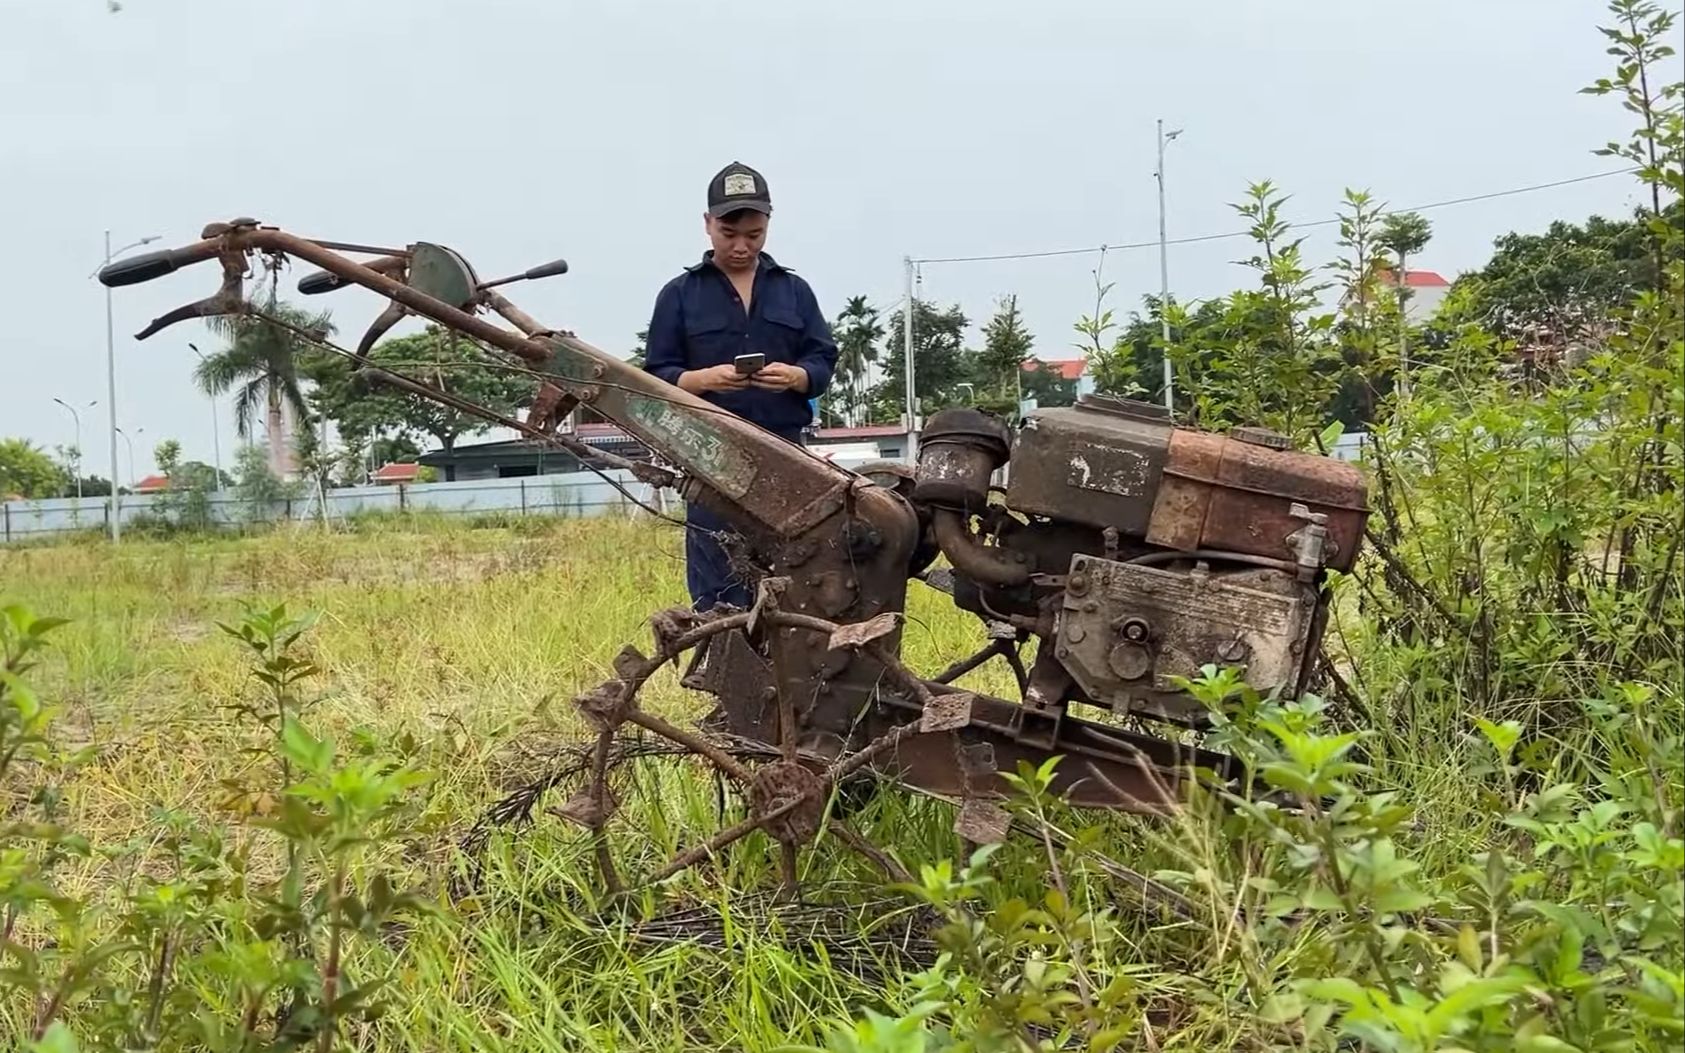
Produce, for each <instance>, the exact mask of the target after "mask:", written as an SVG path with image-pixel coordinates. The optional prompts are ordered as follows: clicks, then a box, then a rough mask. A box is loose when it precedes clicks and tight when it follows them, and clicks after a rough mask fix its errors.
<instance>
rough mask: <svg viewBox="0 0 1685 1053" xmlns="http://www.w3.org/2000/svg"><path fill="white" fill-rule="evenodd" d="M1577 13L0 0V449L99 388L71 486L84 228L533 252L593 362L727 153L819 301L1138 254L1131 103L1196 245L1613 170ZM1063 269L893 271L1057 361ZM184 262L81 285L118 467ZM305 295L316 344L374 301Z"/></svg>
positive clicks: (967, 273) (93, 366) (184, 382)
mask: <svg viewBox="0 0 1685 1053" xmlns="http://www.w3.org/2000/svg"><path fill="white" fill-rule="evenodd" d="M1603 18H1604V10H1603V5H1602V4H1601V3H1593V2H1587V0H1412V2H1410V3H1386V4H1382V3H1374V2H1359V0H1314V2H1313V0H1277V2H1274V3H1264V2H1250V0H1175V2H1173V0H1158V2H1154V3H1146V2H1140V0H1127V2H1126V0H1087V2H1080V3H1079V2H1075V0H1035V2H1027V0H1019V2H1016V3H1006V2H1000V0H849V2H846V3H830V4H819V3H814V2H805V3H792V2H789V0H785V2H783V3H776V2H771V0H723V2H695V0H690V2H679V0H641V2H635V0H595V2H569V0H124V2H123V9H122V10H121V11H120V12H118V13H111V12H109V11H108V10H107V4H106V0H0V231H3V232H4V238H5V242H4V243H5V246H6V248H7V251H6V252H5V254H4V255H3V256H0V296H3V298H4V306H5V308H6V324H5V326H4V329H3V330H0V436H17V435H21V436H26V437H28V438H30V439H33V440H35V441H36V442H38V443H40V444H42V445H43V446H47V447H51V446H52V445H54V444H58V443H69V442H70V441H71V439H72V423H71V419H70V416H69V414H67V413H66V412H65V411H64V410H62V409H61V408H59V407H58V406H57V405H55V404H54V403H53V402H52V399H53V398H54V397H55V396H57V397H60V398H63V399H65V400H66V401H68V402H73V403H77V404H85V403H87V402H88V401H89V400H98V401H99V403H100V405H99V406H98V407H97V408H95V409H93V410H91V411H89V410H84V411H83V414H82V426H83V427H82V441H83V448H84V451H85V457H86V461H85V463H86V465H87V467H88V470H89V471H90V472H94V473H96V474H100V475H105V474H108V472H109V464H108V460H109V456H108V453H107V451H106V443H107V435H108V433H107V431H106V424H105V421H106V417H105V412H106V410H105V403H106V391H105V343H104V340H105V330H104V324H105V323H104V300H103V293H102V289H101V287H100V286H99V285H98V283H97V282H95V281H93V280H91V279H90V278H89V276H88V275H89V272H90V271H92V270H94V269H95V268H97V267H98V265H99V264H100V262H101V257H102V251H103V250H102V244H101V239H102V231H103V230H104V229H106V228H108V227H109V228H110V229H111V231H112V239H113V245H114V246H120V245H123V244H126V243H128V242H130V241H133V240H134V239H136V238H138V237H141V236H143V235H149V234H157V235H161V236H162V239H163V240H162V242H161V243H160V244H170V245H173V244H182V243H185V242H188V241H191V240H193V239H194V238H196V237H197V235H198V232H199V229H200V227H201V226H202V225H203V224H205V223H206V222H208V221H212V220H219V219H225V218H229V217H232V216H236V215H251V216H256V217H258V218H259V219H261V220H263V221H265V222H268V223H275V224H279V225H281V226H283V227H285V228H288V229H291V230H293V231H295V232H297V233H302V234H307V235H311V236H318V237H332V238H340V239H346V240H357V241H364V242H369V243H376V244H382V243H384V244H394V243H406V242H409V241H413V240H418V239H425V240H431V241H441V242H445V243H448V244H450V245H452V246H453V247H455V248H457V249H458V250H459V251H461V252H463V253H464V254H465V255H467V256H468V258H469V259H470V260H472V261H473V263H474V264H475V266H476V268H477V269H478V270H479V271H480V273H481V274H482V275H483V276H490V275H491V274H493V273H506V272H509V271H514V270H520V269H523V268H525V267H527V266H530V265H532V264H534V263H538V262H541V261H543V260H547V259H550V258H552V257H555V256H558V255H560V256H565V257H567V258H568V260H569V261H570V262H571V264H572V272H571V273H570V274H569V275H567V276H566V277H563V278H559V279H552V280H550V281H547V282H543V283H538V284H534V285H528V286H517V287H515V289H513V290H511V291H512V293H514V294H515V298H516V299H517V301H518V302H520V303H522V304H523V305H524V306H526V307H527V308H528V309H529V310H530V311H532V312H533V313H534V314H536V315H538V316H539V317H540V318H542V319H543V320H545V321H546V322H547V323H549V324H551V325H554V326H557V327H559V328H560V327H565V328H571V329H573V330H575V331H576V332H578V333H579V334H580V335H581V336H582V337H584V338H586V339H588V340H590V341H592V342H594V343H597V344H599V345H601V346H605V347H608V348H611V349H613V350H615V351H617V352H621V353H624V352H625V351H626V350H628V349H629V348H630V346H631V344H632V336H633V334H634V333H635V332H636V331H637V330H638V329H639V328H641V327H642V325H643V324H644V322H645V321H646V320H647V317H648V312H649V308H650V305H651V303H652V301H653V298H654V296H655V293H656V291H657V289H658V288H659V287H660V286H661V284H662V283H663V282H664V281H666V280H667V279H668V278H669V277H670V276H672V275H673V274H675V273H677V271H678V269H679V268H680V267H683V266H685V265H687V264H689V263H690V262H692V261H693V260H694V259H695V258H696V257H697V256H698V254H699V253H700V252H701V251H702V249H703V248H704V247H705V245H704V240H703V236H702V228H701V219H700V213H701V211H702V207H703V196H704V191H705V187H706V182H707V180H708V177H709V176H710V175H711V174H712V173H713V172H714V171H716V170H717V169H718V168H719V167H721V166H722V165H723V164H725V163H726V162H728V161H731V160H734V159H737V160H742V161H744V162H746V163H748V164H751V165H753V166H755V167H757V168H759V169H761V171H762V172H764V173H765V175H766V177H767V180H768V182H769V184H770V186H771V189H772V193H773V197H774V201H775V206H776V209H777V218H776V221H775V222H774V224H773V227H772V232H771V237H770V240H769V243H768V250H769V251H770V252H772V253H773V254H774V255H776V256H777V257H778V259H779V260H780V261H781V262H783V263H786V264H788V265H790V266H793V267H795V268H797V269H798V270H799V271H800V272H801V273H802V274H803V275H805V276H806V277H807V278H808V280H809V281H810V282H812V284H813V286H814V288H815V290H816V292H817V293H818V296H819V299H820V303H821V304H822V305H823V306H824V307H825V309H826V311H827V313H834V312H835V311H836V309H837V308H839V307H840V306H841V305H842V303H843V301H844V299H845V298H846V297H848V296H849V295H853V294H867V295H869V296H870V297H872V298H873V300H875V301H877V302H879V303H880V304H882V305H884V306H886V307H887V306H888V305H890V304H892V303H893V302H894V300H895V299H896V298H898V297H899V296H900V295H901V286H902V267H901V259H902V257H903V256H907V255H911V256H914V257H942V256H959V255H974V254H989V253H1003V252H1017V251H1038V250H1046V249H1060V248H1068V247H1080V246H1090V245H1098V244H1101V243H1109V244H1114V245H1115V244H1120V243H1126V242H1139V241H1151V240H1152V239H1154V238H1155V237H1156V236H1157V222H1158V220H1157V201H1156V195H1155V190H1154V182H1153V178H1152V170H1153V152H1154V123H1153V122H1154V120H1155V118H1159V117H1163V118H1164V119H1165V120H1166V122H1167V126H1168V127H1180V128H1182V129H1184V132H1183V134H1182V136H1181V138H1180V139H1178V140H1177V141H1175V142H1174V143H1173V144H1172V145H1171V147H1170V153H1169V158H1168V162H1167V169H1168V174H1169V178H1168V188H1169V233H1170V236H1171V237H1172V238H1176V237H1178V236H1189V235H1199V234H1209V233H1216V232H1223V231H1227V230H1232V229H1235V228H1236V227H1237V226H1238V225H1239V224H1237V222H1236V218H1235V215H1234V212H1233V210H1232V208H1230V205H1229V203H1231V202H1235V201H1238V200H1240V198H1241V196H1242V195H1243V193H1244V191H1245V187H1246V184H1247V183H1248V182H1250V181H1254V180H1259V179H1264V178H1269V179H1273V180H1275V181H1276V182H1277V183H1278V184H1280V185H1281V186H1283V187H1284V188H1286V189H1287V190H1288V191H1290V192H1291V193H1292V194H1293V198H1292V201H1291V203H1290V206H1289V212H1290V214H1291V216H1292V217H1294V218H1297V219H1302V220H1311V219H1323V218H1327V217H1329V216H1331V215H1332V213H1333V210H1334V208H1335V207H1336V205H1337V203H1338V201H1339V197H1340V193H1341V191H1342V189H1343V188H1344V187H1347V186H1358V187H1368V188H1370V189H1371V190H1372V191H1373V192H1374V193H1375V194H1376V195H1377V196H1379V197H1381V198H1383V199H1384V200H1386V201H1387V202H1389V203H1391V204H1393V205H1395V206H1399V207H1403V206H1410V205H1417V204H1422V203H1427V202H1434V201H1441V200H1445V199H1450V198H1456V197H1462V196H1466V195H1472V194H1481V193H1486V192H1490V191H1499V190H1505V189H1509V188H1514V187H1522V186H1528V185H1531V184H1537V183H1543V182H1549V181H1553V180H1557V179H1565V178H1572V177H1577V176H1584V175H1587V174H1590V173H1595V172H1599V171H1604V170H1608V169H1611V168H1615V167H1618V163H1617V162H1615V161H1613V160H1611V159H1608V158H1598V157H1595V156H1593V155H1592V153H1591V150H1592V149H1593V148H1594V147H1596V146H1597V145H1599V144H1601V143H1603V142H1605V141H1607V140H1608V139H1610V138H1611V137H1616V136H1621V135H1623V134H1624V131H1625V129H1626V128H1627V126H1628V120H1627V117H1626V115H1625V114H1624V113H1622V111H1621V110H1620V108H1619V106H1618V105H1617V104H1616V103H1614V102H1613V101H1611V100H1607V99H1597V98H1593V97H1589V96H1582V95H1578V94H1576V92H1577V91H1578V89H1579V88H1580V87H1582V86H1583V85H1585V84H1587V83H1589V82H1590V81H1591V80H1593V79H1594V78H1595V77H1597V76H1600V75H1604V73H1605V72H1606V69H1607V66H1608V61H1609V60H1607V59H1606V57H1605V56H1604V55H1603V53H1602V41H1601V38H1600V37H1599V36H1598V34H1597V32H1596V30H1595V28H1594V27H1595V25H1596V24H1597V23H1598V22H1599V21H1600V20H1603ZM1636 201H1637V197H1636V194H1635V193H1634V184H1633V183H1632V182H1631V181H1630V180H1629V179H1627V178H1614V179H1605V180H1596V181H1592V182H1585V183H1579V184H1576V185H1572V186H1568V187H1563V188H1558V189H1553V190H1545V191H1541V192H1538V193H1533V194H1522V195H1516V196H1512V197H1506V198H1501V199H1497V200H1492V201H1486V202H1481V203H1478V204H1468V205H1461V206H1456V207H1448V208H1443V209H1437V210H1435V211H1433V212H1431V213H1430V214H1429V215H1430V218H1431V219H1432V221H1433V224H1434V231H1435V237H1434V240H1433V242H1432V244H1431V245H1430V246H1429V248H1428V249H1427V251H1426V253H1425V254H1424V255H1423V257H1422V259H1421V260H1420V265H1421V266H1424V267H1429V268H1432V269H1436V270H1439V271H1441V272H1442V273H1445V274H1446V275H1447V276H1448V277H1450V276H1452V275H1454V274H1455V273H1456V272H1458V271H1460V270H1464V269H1468V268H1471V267H1477V266H1479V265H1480V264H1481V263H1482V262H1483V261H1484V259H1485V258H1486V256H1487V253H1488V250H1489V248H1490V245H1491V241H1492V239H1493V238H1494V237H1495V236H1497V235H1498V234H1501V233H1503V232H1504V231H1507V230H1512V229H1523V230H1530V229H1538V228H1540V227H1542V226H1544V225H1545V224H1546V223H1548V222H1549V221H1550V220H1551V219H1553V218H1556V217H1564V218H1570V219H1575V220H1580V219H1583V218H1584V217H1585V216H1587V215H1589V214H1591V213H1594V212H1601V213H1603V214H1614V213H1619V212H1623V211H1625V210H1627V209H1628V208H1630V207H1631V206H1632V205H1633V204H1634V203H1636ZM155 247H156V246H155ZM1245 249H1246V243H1245V242H1244V241H1216V242H1209V243H1205V244H1199V245H1188V246H1177V247H1173V248H1172V249H1171V256H1170V273H1171V285H1172V289H1173V291H1174V292H1175V293H1176V294H1177V295H1178V296H1179V297H1181V298H1183V299H1191V298H1197V297H1202V296H1212V295H1217V294H1220V293H1223V292H1225V291H1228V290H1229V289H1231V288H1233V287H1235V286H1236V285H1237V284H1238V283H1240V282H1242V281H1244V280H1245V276H1244V274H1243V273H1242V272H1241V271H1240V270H1239V269H1238V268H1236V267H1235V266H1234V265H1233V264H1232V263H1231V262H1230V261H1231V260H1234V259H1237V258H1239V257H1240V256H1241V255H1243V254H1244V250H1245ZM1307 250H1308V253H1309V255H1310V256H1311V258H1312V259H1313V260H1316V261H1318V262H1320V261H1322V260H1324V259H1325V258H1326V257H1327V255H1328V254H1329V253H1331V252H1332V251H1333V246H1332V245H1331V244H1330V241H1329V239H1328V237H1327V235H1326V234H1319V235H1318V236H1316V237H1314V238H1312V240H1311V241H1309V242H1308V244H1307ZM1095 263H1096V257H1095V256H1092V255H1090V256H1074V257H1058V258H1052V259H1030V260H1019V261H1003V262H990V263H964V264H960V263H953V264H930V265H927V266H925V267H924V268H923V274H924V288H925V292H926V295H927V296H929V297H931V298H934V299H937V300H940V301H943V302H954V301H957V302H959V303H961V304H962V305H963V306H964V308H965V309H966V311H967V312H968V314H969V315H970V316H971V317H972V318H973V319H977V320H979V321H980V320H982V319H983V318H985V317H986V316H987V315H988V313H989V312H990V310H991V309H992V307H993V304H994V301H995V299H996V298H997V297H999V296H1000V295H1002V294H1004V293H1009V292H1013V293H1016V294H1017V295H1018V297H1019V302H1020V305H1021V306H1022V308H1023V309H1024V311H1025V313H1026V316H1027V318H1028V321H1029V323H1030V325H1031V327H1032V329H1033V331H1034V334H1035V336H1036V340H1037V351H1038V352H1039V353H1040V354H1042V355H1043V356H1046V357H1069V356H1071V355H1073V354H1074V353H1075V352H1074V351H1073V350H1072V349H1071V344H1072V341H1073V340H1074V339H1075V334H1074V332H1073V330H1072V328H1071V326H1072V323H1073V322H1074V321H1075V320H1076V318H1077V317H1078V315H1079V314H1081V313H1083V312H1085V311H1087V310H1089V309H1090V308H1091V307H1092V305H1093V300H1094V282H1093V277H1092V273H1091V272H1092V269H1093V267H1094V265H1095ZM1105 277H1106V278H1107V279H1108V280H1110V281H1114V282H1116V288H1115V290H1114V291H1113V298H1112V306H1114V307H1115V308H1117V309H1119V311H1120V312H1122V311H1124V310H1127V309H1128V308H1131V307H1134V306H1137V305H1138V304H1139V297H1140V295H1141V294H1143V293H1148V292H1156V290H1157V288H1158V257H1157V252H1156V249H1144V250H1130V251H1116V252H1111V253H1109V254H1108V256H1107V262H1106V268H1105ZM296 278H297V272H295V273H294V274H293V275H292V276H291V277H290V278H289V287H290V284H291V281H294V280H296ZM215 282H216V274H215V267H214V265H206V266H204V267H200V268H196V269H194V270H191V271H187V272H180V273H178V274H176V275H173V276H171V277H170V278H167V279H164V280H161V281H158V282H154V283H152V284H149V285H145V286H135V287H130V288H127V289H119V290H116V291H115V293H114V305H115V319H116V331H117V385H118V400H117V401H118V423H119V425H120V426H121V427H123V428H124V429H125V430H127V431H130V432H131V433H133V434H135V435H136V436H137V441H136V442H135V460H136V462H137V463H136V470H137V472H138V473H140V474H144V473H145V472H146V471H147V470H148V468H149V467H150V464H151V457H150V453H151V448H152V445H153V443H154V442H155V441H156V440H158V439H162V438H166V437H169V438H176V439H179V440H180V441H181V442H182V444H183V446H184V448H185V451H186V454H187V456H188V457H190V458H198V459H203V460H206V461H209V460H210V459H211V450H212V443H211V434H212V429H211V424H210V406H209V403H208V401H207V400H206V398H205V396H204V395H202V394H200V393H198V392H197V390H196V389H195V388H193V387H192V386H191V383H190V377H189V374H190V370H191V367H192V364H193V361H194V359H193V356H192V353H191V352H190V351H189V350H188V348H187V343H188V341H193V342H195V343H197V344H198V345H199V346H200V347H201V348H202V349H205V350H210V348H211V346H212V343H211V342H210V338H209V336H208V334H207V333H206V332H205V330H204V328H203V326H201V325H199V324H197V323H192V324H184V325H182V326H178V327H174V328H171V329H168V330H166V331H165V332H164V333H162V334H160V335H159V336H156V337H154V338H152V339H151V340H149V341H147V342H146V343H144V344H138V343H136V342H134V341H133V340H132V339H130V338H129V334H132V333H133V332H135V331H136V330H138V329H140V328H141V327H142V326H143V325H144V324H145V323H146V322H147V321H148V320H149V319H151V318H152V317H153V316H155V315H157V314H160V313H162V312H163V311H165V310H167V309H169V308H171V307H174V306H176V305H177V304H180V303H185V302H187V301H189V300H193V299H197V298H198V297H200V296H203V295H205V294H207V293H209V292H211V291H212V289H213V287H214V285H215ZM313 303H319V304H323V305H328V306H332V308H333V309H334V312H335V321H336V323H337V324H338V326H339V328H340V330H341V332H342V334H343V335H344V339H345V340H346V341H348V342H354V341H355V339H356V337H357V335H358V334H360V333H361V331H362V329H363V328H364V327H365V326H366V324H367V322H368V321H369V320H370V319H371V318H372V317H373V316H374V315H375V314H376V313H378V311H379V310H380V307H381V304H380V303H379V302H378V301H376V300H375V299H373V298H372V297H371V296H369V295H368V294H366V293H362V292H360V291H357V292H350V293H343V294H340V295H339V296H336V297H333V298H331V299H330V300H325V301H313ZM229 417H230V414H229V413H228V412H226V411H224V412H223V413H222V431H223V441H222V449H223V460H224V463H225V465H227V464H230V463H232V455H231V450H232V447H233V443H234V441H235V440H234V437H233V428H232V424H231V422H230V420H229ZM119 445H120V448H122V447H121V444H119ZM127 460H128V456H127V453H126V451H125V452H124V453H123V455H122V461H123V463H122V464H121V465H120V469H119V476H120V477H122V478H123V479H124V480H125V481H127V480H128V479H129V466H128V464H127Z"/></svg>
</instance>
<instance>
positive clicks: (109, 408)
mask: <svg viewBox="0 0 1685 1053" xmlns="http://www.w3.org/2000/svg"><path fill="white" fill-rule="evenodd" d="M157 240H158V236H157V235H156V234H152V235H149V236H147V237H144V238H141V239H140V240H139V241H137V242H135V243H133V244H131V245H125V246H123V247H122V248H120V249H118V250H117V251H116V252H112V251H111V231H109V230H108V231H106V232H105V263H104V264H103V265H102V268H103V267H109V266H111V261H112V260H114V259H116V258H117V257H118V256H119V255H121V254H122V253H125V252H127V251H129V250H130V249H134V248H139V247H140V246H142V245H145V244H147V243H148V242H153V241H157ZM105 405H106V420H107V421H109V422H110V424H111V540H112V543H113V544H115V543H116V542H117V541H119V540H121V538H122V533H123V529H122V526H121V525H120V524H119V520H121V519H122V518H123V517H122V497H121V496H120V495H119V494H118V493H117V434H118V432H117V344H116V340H115V338H114V337H113V335H112V324H111V286H109V285H107V286H106V287H105ZM129 460H130V461H131V462H132V461H133V460H134V457H133V455H132V454H131V456H130V458H129ZM131 468H132V465H131Z"/></svg>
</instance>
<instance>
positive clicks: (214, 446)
mask: <svg viewBox="0 0 1685 1053" xmlns="http://www.w3.org/2000/svg"><path fill="white" fill-rule="evenodd" d="M187 347H188V350H190V351H192V352H193V353H194V354H196V355H198V356H199V361H201V362H203V361H204V360H205V353H204V352H203V351H201V350H199V348H198V347H197V346H195V345H194V344H192V343H189V344H188V345H187ZM211 458H212V459H213V460H214V461H215V462H216V486H215V487H214V488H213V489H215V490H216V492H217V493H219V494H220V493H221V492H222V436H221V435H219V434H218V428H217V423H216V396H215V395H212V396H211Z"/></svg>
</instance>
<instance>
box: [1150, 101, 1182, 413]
mask: <svg viewBox="0 0 1685 1053" xmlns="http://www.w3.org/2000/svg"><path fill="white" fill-rule="evenodd" d="M1181 134H1182V130H1181V129H1180V128H1177V129H1176V130H1174V131H1172V132H1170V133H1169V134H1168V135H1167V134H1165V131H1164V120H1163V118H1160V119H1159V122H1158V168H1157V170H1156V171H1154V173H1153V176H1154V177H1155V178H1156V179H1157V180H1158V281H1159V299H1158V321H1159V332H1160V334H1161V335H1162V336H1163V337H1164V408H1165V409H1167V410H1170V411H1171V412H1172V413H1174V412H1175V410H1176V396H1175V392H1174V383H1175V381H1174V378H1173V374H1172V371H1171V368H1170V319H1169V317H1167V316H1166V315H1165V311H1166V310H1168V309H1169V307H1170V253H1169V251H1168V250H1169V245H1168V243H1167V242H1166V241H1165V236H1164V146H1165V144H1166V143H1168V142H1170V141H1171V140H1172V139H1175V138H1176V137H1177V136H1178V135H1181Z"/></svg>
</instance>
